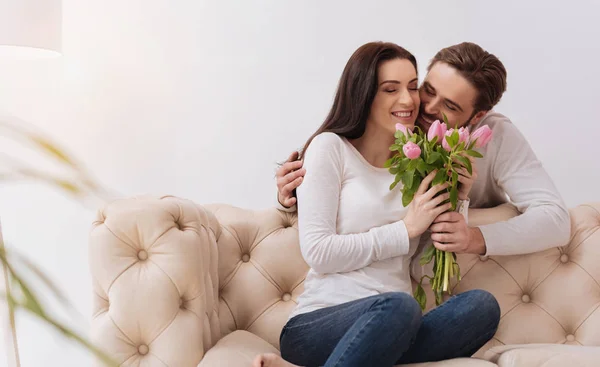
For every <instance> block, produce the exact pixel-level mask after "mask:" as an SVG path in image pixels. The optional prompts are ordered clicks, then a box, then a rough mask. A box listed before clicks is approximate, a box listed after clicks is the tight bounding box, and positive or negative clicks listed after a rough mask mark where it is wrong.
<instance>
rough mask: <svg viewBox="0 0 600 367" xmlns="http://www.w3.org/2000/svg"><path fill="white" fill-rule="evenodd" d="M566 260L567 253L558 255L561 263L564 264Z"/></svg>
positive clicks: (567, 259) (567, 258)
mask: <svg viewBox="0 0 600 367" xmlns="http://www.w3.org/2000/svg"><path fill="white" fill-rule="evenodd" d="M568 261H569V255H567V254H562V255H560V262H561V263H563V264H564V263H566V262H568Z"/></svg>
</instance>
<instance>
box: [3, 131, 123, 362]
mask: <svg viewBox="0 0 600 367" xmlns="http://www.w3.org/2000/svg"><path fill="white" fill-rule="evenodd" d="M11 120H12V119H11ZM14 120H15V121H18V120H17V119H14ZM20 122H21V121H19V123H18V124H15V123H10V122H8V121H3V120H0V137H5V138H7V139H10V140H11V141H14V142H17V143H18V144H20V145H25V146H29V147H31V148H33V149H36V150H37V151H39V152H40V153H42V154H43V155H45V156H47V157H49V158H50V159H53V160H54V161H56V162H57V163H58V164H59V165H60V166H61V167H62V168H64V169H65V172H66V174H64V175H57V174H51V173H48V172H45V171H42V170H40V169H38V168H36V167H34V166H31V165H28V164H26V163H25V162H22V161H20V160H19V159H17V158H15V157H11V156H10V155H8V154H7V153H3V152H2V153H0V159H2V160H4V161H5V163H6V164H3V167H8V170H7V171H5V172H0V184H1V183H6V182H8V181H14V180H22V179H26V180H38V181H41V182H43V183H44V184H48V185H50V186H52V187H54V188H57V189H59V190H60V191H61V192H63V193H65V194H67V195H68V196H70V197H72V198H73V199H75V200H77V201H78V202H80V203H81V204H83V205H89V202H87V200H88V199H90V198H92V199H94V200H96V201H97V200H99V201H100V202H105V201H106V200H107V199H108V198H109V197H110V196H111V194H109V192H108V191H107V190H105V189H104V188H102V187H101V186H100V185H99V184H97V183H96V182H95V180H94V179H93V178H92V177H91V176H90V175H89V174H88V173H87V172H86V171H85V170H84V169H83V167H82V165H80V164H78V163H77V162H76V161H75V159H74V158H72V157H71V156H70V155H68V154H66V153H65V151H64V149H61V148H60V147H59V146H58V144H56V143H55V142H53V141H52V140H51V139H50V138H48V137H46V136H44V135H42V134H40V133H37V132H35V131H34V130H31V129H27V128H25V126H26V125H25V124H23V123H20ZM97 204H98V203H96V204H95V205H94V204H93V205H94V206H96V205H97ZM0 262H1V264H2V268H3V269H2V270H3V275H4V279H5V284H4V288H5V293H4V294H2V293H0V301H5V302H6V303H7V305H8V316H9V320H10V321H9V322H10V328H11V332H12V338H13V340H12V346H13V348H14V353H15V362H16V364H17V366H20V361H19V353H18V343H17V334H16V322H15V311H17V310H19V309H21V310H24V311H26V312H28V313H30V314H32V315H34V316H35V317H36V318H37V319H38V320H40V321H41V322H43V323H45V324H47V325H49V326H50V327H51V328H53V329H54V330H55V331H57V332H58V333H60V334H61V335H63V336H64V337H66V338H69V339H71V340H73V341H74V342H76V343H77V344H78V345H79V346H81V347H83V348H85V349H87V350H88V351H89V352H91V353H93V354H94V355H95V356H96V357H97V358H98V359H99V360H100V361H102V362H103V363H105V364H106V365H107V366H117V365H118V364H117V363H116V362H115V361H114V360H112V359H111V358H110V357H109V356H108V355H107V354H106V353H105V352H104V351H102V350H101V349H99V348H98V347H96V346H94V345H93V344H92V343H91V342H90V341H89V340H88V339H87V338H85V337H83V336H81V335H80V334H78V333H77V332H75V331H74V330H73V329H71V328H69V327H68V326H66V325H65V324H64V323H62V322H60V321H59V320H58V319H57V318H55V317H54V316H52V315H51V314H50V313H49V312H48V310H47V309H46V308H45V307H44V305H43V304H42V302H41V301H40V297H39V296H37V295H36V294H35V292H34V291H33V288H32V287H31V285H30V283H28V282H27V281H26V279H27V277H26V276H25V275H24V273H22V271H23V270H20V269H25V271H27V273H28V275H29V277H33V278H34V279H36V280H37V281H39V282H40V283H41V284H43V285H44V287H45V288H46V290H47V291H48V292H49V293H50V294H51V295H52V296H53V297H55V298H56V299H57V300H58V301H59V302H60V304H61V306H62V307H64V308H66V309H69V310H70V311H73V310H74V307H73V306H72V305H71V304H70V303H69V301H68V299H67V297H65V295H64V294H63V293H62V292H61V291H60V289H59V287H57V286H56V284H54V283H53V282H52V281H51V280H50V278H49V277H48V276H47V275H45V274H44V272H43V271H42V270H40V268H39V267H38V266H36V265H35V264H34V263H33V262H32V261H30V260H29V259H27V258H26V257H24V256H23V255H20V254H18V253H17V251H16V250H14V249H12V248H10V249H9V248H7V247H6V246H5V243H4V240H3V238H2V228H1V227H0Z"/></svg>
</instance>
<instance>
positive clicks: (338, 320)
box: [279, 290, 500, 367]
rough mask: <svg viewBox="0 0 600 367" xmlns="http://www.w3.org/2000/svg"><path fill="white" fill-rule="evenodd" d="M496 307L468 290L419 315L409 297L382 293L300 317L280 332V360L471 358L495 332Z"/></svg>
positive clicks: (357, 362)
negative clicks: (281, 358)
mask: <svg viewBox="0 0 600 367" xmlns="http://www.w3.org/2000/svg"><path fill="white" fill-rule="evenodd" d="M499 322H500V307H499V306H498V302H497V301H496V299H495V298H494V296H493V295H492V294H490V293H489V292H486V291H483V290H471V291H468V292H464V293H461V294H458V295H455V296H452V297H451V298H450V299H448V300H447V301H446V302H444V303H443V304H441V305H440V306H438V307H436V308H434V309H433V310H431V311H429V312H428V313H426V314H425V315H424V316H422V314H421V308H420V307H419V305H418V304H417V302H416V301H415V299H414V298H413V297H412V296H411V295H409V294H407V293H384V294H380V295H376V296H372V297H367V298H363V299H359V300H356V301H352V302H348V303H344V304H341V305H337V306H332V307H327V308H323V309H320V310H316V311H313V312H308V313H305V314H300V315H297V316H295V317H293V318H292V319H290V320H289V321H288V323H287V324H286V325H285V326H284V328H283V330H282V331H281V336H280V339H279V341H280V346H281V356H282V357H283V358H284V359H285V360H287V361H288V362H291V363H294V364H297V365H300V366H309V367H312V366H325V367H330V366H361V367H363V366H384V367H385V366H394V365H396V364H405V363H418V362H433V361H440V360H445V359H451V358H457V357H470V356H472V355H473V354H474V353H475V352H477V350H479V348H481V347H482V346H483V345H484V344H485V343H487V342H488V341H489V340H490V339H491V338H492V337H493V336H494V334H495V333H496V330H497V329H498V323H499Z"/></svg>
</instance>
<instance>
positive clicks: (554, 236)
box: [469, 111, 571, 255]
mask: <svg viewBox="0 0 600 367" xmlns="http://www.w3.org/2000/svg"><path fill="white" fill-rule="evenodd" d="M540 123H542V122H540ZM483 125H488V126H489V127H490V129H492V132H493V136H492V140H491V141H490V143H489V144H488V145H487V146H486V147H484V148H483V149H479V151H480V152H481V154H483V158H481V159H476V160H475V164H476V165H477V172H478V177H477V180H476V181H475V182H474V184H473V188H472V189H471V193H470V194H469V199H470V201H471V203H470V205H471V208H490V207H494V206H497V205H500V204H502V203H505V202H512V203H513V204H514V205H515V206H516V207H517V209H519V211H520V212H521V213H523V214H521V215H519V216H517V217H515V218H512V219H510V220H508V221H506V222H500V223H495V224H490V225H485V226H481V227H479V229H480V230H481V232H482V234H483V237H484V239H485V243H486V247H487V253H486V255H519V254H527V253H532V252H537V251H542V250H545V249H547V248H550V247H556V246H564V245H566V244H567V242H568V241H569V238H570V235H571V219H570V216H569V211H568V208H567V206H566V205H565V203H564V201H563V199H562V197H561V195H560V194H559V193H558V190H557V188H556V186H555V185H554V182H552V179H551V178H550V176H549V175H548V173H547V172H546V170H545V169H544V166H543V165H542V162H541V161H540V160H539V159H538V158H537V157H536V155H535V153H534V152H533V149H532V148H531V146H530V145H529V143H528V142H527V140H526V139H525V137H524V136H523V134H521V132H520V131H519V130H518V129H517V127H516V126H515V125H514V124H513V123H512V122H511V121H510V120H509V119H508V118H507V117H506V116H504V115H502V114H500V113H497V112H494V111H491V112H489V113H488V114H487V115H486V116H485V117H484V118H483V119H482V120H481V121H480V122H479V123H478V124H477V126H473V127H472V129H471V131H475V129H477V128H479V127H481V126H483Z"/></svg>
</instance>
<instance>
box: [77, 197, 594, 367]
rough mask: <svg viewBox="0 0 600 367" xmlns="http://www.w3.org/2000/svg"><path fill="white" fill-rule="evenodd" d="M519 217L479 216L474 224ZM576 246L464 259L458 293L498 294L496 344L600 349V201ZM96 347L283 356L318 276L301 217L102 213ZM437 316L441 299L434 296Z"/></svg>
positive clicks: (176, 357)
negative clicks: (249, 340)
mask: <svg viewBox="0 0 600 367" xmlns="http://www.w3.org/2000/svg"><path fill="white" fill-rule="evenodd" d="M516 214H517V213H516V211H514V209H513V208H511V207H508V206H504V207H500V208H495V209H493V210H486V212H485V213H484V212H483V211H478V210H473V209H471V210H470V215H469V222H470V224H471V225H481V224H485V223H489V222H496V221H500V220H506V219H508V218H510V217H512V216H514V215H516ZM571 223H572V234H571V240H570V243H569V244H568V245H567V246H565V247H562V248H552V249H549V250H546V251H543V252H538V253H534V254H529V255H521V256H505V257H490V258H480V257H479V256H472V255H460V256H459V257H458V260H459V264H460V267H461V273H462V275H463V279H462V281H461V283H460V284H459V285H458V286H456V287H455V288H454V291H455V292H462V291H465V290H468V289H473V288H481V289H486V290H488V291H490V292H492V293H493V294H494V295H495V296H496V297H497V299H498V301H499V303H500V307H501V312H502V319H501V321H500V326H499V330H498V332H497V334H496V336H495V338H494V339H493V340H492V341H491V342H490V343H488V345H486V346H484V348H482V350H481V351H480V352H481V353H483V351H485V350H487V349H488V348H490V347H492V346H495V345H503V344H523V343H566V344H575V345H589V346H600V328H598V327H597V325H600V311H599V310H598V308H599V307H600V285H599V284H600V231H598V229H599V228H600V203H596V204H590V205H582V206H579V207H576V208H573V209H572V210H571ZM89 256H90V260H89V261H90V266H91V273H92V279H93V286H94V315H93V319H92V339H93V341H94V342H95V343H96V344H97V345H98V346H100V347H101V348H103V349H105V350H107V351H108V352H109V353H110V354H111V356H113V357H114V358H115V359H116V360H117V361H118V362H119V363H120V364H122V365H124V366H129V365H148V366H154V365H157V366H159V365H168V366H192V365H197V363H198V362H199V361H200V360H201V359H202V357H203V355H204V353H205V352H206V351H208V350H209V349H210V348H211V347H212V346H214V345H215V343H216V342H217V341H218V340H219V339H220V338H222V337H223V336H225V335H227V334H229V333H231V332H233V331H235V330H247V331H249V332H251V333H253V334H256V335H257V336H259V337H261V338H263V339H264V340H266V341H267V342H269V343H270V344H272V345H273V346H274V347H276V348H278V347H279V333H280V331H281V329H282V327H283V325H284V324H285V322H286V320H287V317H288V315H289V314H290V312H291V311H292V309H293V308H294V306H295V305H296V304H295V300H296V299H297V297H298V295H299V294H301V293H302V290H303V280H304V277H305V275H306V272H307V271H308V266H307V265H306V263H305V262H304V260H303V258H302V255H301V253H300V249H299V245H298V233H297V222H296V216H295V214H290V213H284V212H280V211H278V210H276V209H268V210H262V211H253V210H246V209H241V208H236V207H233V206H229V205H222V204H218V205H217V204H215V205H197V204H195V203H193V202H191V201H189V200H185V199H180V198H175V197H163V198H148V197H140V198H128V199H123V200H117V201H115V202H112V203H110V204H109V205H107V206H106V207H105V208H103V209H102V210H101V211H100V212H99V213H98V218H97V219H96V221H95V222H94V225H93V228H92V231H91V235H90V251H89ZM428 299H429V300H430V307H431V303H432V300H433V297H432V296H431V295H430V296H429V297H428Z"/></svg>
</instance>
